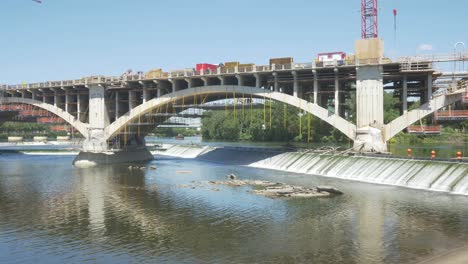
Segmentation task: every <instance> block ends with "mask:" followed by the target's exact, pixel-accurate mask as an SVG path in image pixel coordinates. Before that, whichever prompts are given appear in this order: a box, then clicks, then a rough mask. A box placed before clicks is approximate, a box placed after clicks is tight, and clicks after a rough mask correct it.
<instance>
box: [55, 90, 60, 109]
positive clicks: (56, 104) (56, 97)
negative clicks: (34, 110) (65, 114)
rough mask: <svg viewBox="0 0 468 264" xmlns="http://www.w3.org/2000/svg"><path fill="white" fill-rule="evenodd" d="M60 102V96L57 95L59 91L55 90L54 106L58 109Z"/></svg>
mask: <svg viewBox="0 0 468 264" xmlns="http://www.w3.org/2000/svg"><path fill="white" fill-rule="evenodd" d="M58 101H59V98H58V95H57V90H54V106H55V107H57V106H58V103H59V102H58Z"/></svg>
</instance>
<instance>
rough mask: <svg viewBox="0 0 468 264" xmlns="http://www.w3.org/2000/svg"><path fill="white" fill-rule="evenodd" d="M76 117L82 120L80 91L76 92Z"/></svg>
mask: <svg viewBox="0 0 468 264" xmlns="http://www.w3.org/2000/svg"><path fill="white" fill-rule="evenodd" d="M76 112H77V113H76V118H77V119H78V121H81V95H80V91H77V92H76Z"/></svg>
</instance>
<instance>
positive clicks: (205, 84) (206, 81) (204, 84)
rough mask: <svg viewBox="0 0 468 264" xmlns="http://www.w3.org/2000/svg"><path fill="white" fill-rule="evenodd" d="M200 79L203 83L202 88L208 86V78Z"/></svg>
mask: <svg viewBox="0 0 468 264" xmlns="http://www.w3.org/2000/svg"><path fill="white" fill-rule="evenodd" d="M201 79H202V81H203V86H208V78H207V77H202V78H201Z"/></svg>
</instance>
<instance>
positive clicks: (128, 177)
mask: <svg viewBox="0 0 468 264" xmlns="http://www.w3.org/2000/svg"><path fill="white" fill-rule="evenodd" d="M70 159H71V158H69V157H68V158H67V157H47V156H42V157H39V156H38V157H33V156H26V157H21V158H20V157H19V156H16V155H10V156H5V157H4V158H2V160H0V174H1V175H2V177H0V252H2V254H0V261H1V262H10V261H12V260H15V261H16V260H22V261H25V262H30V261H32V260H34V259H37V258H40V259H41V260H43V261H47V262H61V261H72V262H87V261H91V262H93V261H98V262H100V261H112V262H115V261H116V262H121V261H123V262H132V261H139V262H140V261H141V262H155V261H157V262H177V263H181V262H198V263H200V262H223V263H251V262H270V263H285V262H319V263H382V262H389V263H413V262H414V261H415V260H419V259H421V258H424V257H427V256H428V255H432V254H437V253H440V252H442V251H444V250H445V249H447V248H451V247H455V246H458V245H461V244H463V243H464V242H468V235H467V234H468V221H467V219H466V217H465V215H466V214H467V213H468V211H467V210H466V208H467V202H466V199H464V198H463V197H456V196H447V195H444V194H434V193H426V192H416V193H415V192H414V191H406V190H404V189H399V188H396V187H386V186H375V185H367V184H362V183H351V182H340V181H336V180H333V179H326V178H319V177H310V176H301V175H299V174H296V175H294V177H291V175H286V174H284V173H281V172H274V171H263V170H254V169H251V168H247V167H239V166H229V165H219V164H213V163H206V162H199V161H181V160H177V159H160V160H159V162H158V170H156V171H150V170H131V171H129V170H128V168H127V167H126V166H119V165H114V166H105V167H96V168H92V169H77V168H72V167H70V165H69V163H70ZM181 164H183V169H184V170H188V171H191V172H192V173H191V174H184V175H181V174H177V173H176V171H177V170H180V169H181V168H182V167H181ZM228 173H235V174H237V175H239V176H242V177H247V178H250V177H252V178H256V179H265V180H270V181H279V182H286V183H290V184H298V185H304V186H316V185H322V184H332V185H335V186H336V187H338V188H340V189H341V190H343V191H344V192H345V193H346V195H345V196H342V197H339V198H336V199H308V200H303V199H292V200H272V199H269V198H264V197H259V196H256V195H254V194H250V193H248V192H246V191H247V190H248V188H244V187H241V188H238V189H236V188H230V187H219V188H220V191H214V190H212V186H209V185H205V184H204V183H198V182H202V181H208V180H222V179H224V177H225V175H227V174H228ZM192 181H195V183H192ZM184 185H195V189H191V188H185V187H184ZM199 185H200V186H199ZM415 194H417V197H418V199H414V197H415V196H414V195H415ZM370 197H372V198H370ZM433 241H437V243H433ZM6 249H8V250H6Z"/></svg>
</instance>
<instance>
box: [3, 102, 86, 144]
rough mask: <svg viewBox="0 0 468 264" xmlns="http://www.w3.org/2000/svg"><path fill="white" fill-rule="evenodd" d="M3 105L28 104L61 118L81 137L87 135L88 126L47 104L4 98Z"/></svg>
mask: <svg viewBox="0 0 468 264" xmlns="http://www.w3.org/2000/svg"><path fill="white" fill-rule="evenodd" d="M2 102H3V103H7V104H28V105H33V106H35V107H39V108H41V109H44V110H46V111H48V112H51V113H52V114H54V115H56V116H58V117H60V118H62V119H63V120H65V122H67V123H68V124H70V125H71V126H73V127H74V128H75V129H76V130H77V131H78V132H80V134H81V135H83V136H84V137H87V135H88V125H87V124H85V123H83V122H80V121H78V120H77V119H76V118H75V117H74V116H72V115H71V114H69V113H68V112H65V111H63V110H62V109H60V108H58V107H56V106H53V105H51V104H47V103H44V102H41V101H37V100H33V99H28V98H19V97H4V98H3V99H2Z"/></svg>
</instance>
